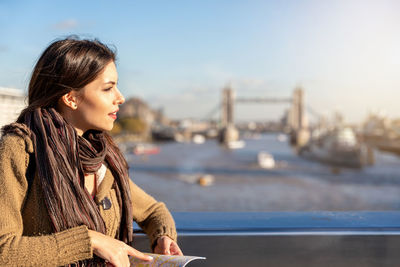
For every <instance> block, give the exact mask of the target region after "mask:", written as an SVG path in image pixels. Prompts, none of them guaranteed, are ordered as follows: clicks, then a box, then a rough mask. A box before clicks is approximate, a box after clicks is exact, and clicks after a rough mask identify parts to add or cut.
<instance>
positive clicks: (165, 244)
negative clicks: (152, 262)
mask: <svg viewBox="0 0 400 267" xmlns="http://www.w3.org/2000/svg"><path fill="white" fill-rule="evenodd" d="M154 253H157V254H164V255H179V256H183V254H182V251H181V249H180V248H179V246H178V244H177V243H176V242H175V241H174V240H172V239H171V238H169V237H168V236H166V235H164V236H161V237H159V238H158V239H157V244H156V246H155V248H154Z"/></svg>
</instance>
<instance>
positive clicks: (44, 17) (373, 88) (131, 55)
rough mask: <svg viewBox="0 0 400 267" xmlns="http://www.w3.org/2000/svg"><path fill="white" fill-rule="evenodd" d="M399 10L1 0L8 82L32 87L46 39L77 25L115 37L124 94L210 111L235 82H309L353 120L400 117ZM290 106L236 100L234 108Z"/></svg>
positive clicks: (0, 54)
mask: <svg viewBox="0 0 400 267" xmlns="http://www.w3.org/2000/svg"><path fill="white" fill-rule="evenodd" d="M399 14H400V1H397V0H391V1H389V0H336V1H335V0H326V1H320V0H286V1H285V0H276V1H269V0H260V1H256V0H240V1H239V0H190V1H187V0H186V1H184V0H181V1H176V0H169V1H165V0H158V1H156V0H154V1H152V0H148V1H134V0H131V1H105V0H96V1H92V0H85V1H76V0H70V1H56V0H53V1H49V0H46V1H40V0H36V1H33V0H32V1H19V0H0V36H1V37H2V38H0V87H11V88H17V89H21V90H24V91H26V88H27V84H28V82H29V77H30V73H31V71H32V68H33V66H34V64H35V62H36V60H37V59H38V57H39V55H40V54H41V52H42V51H43V50H44V49H45V48H46V46H48V45H49V44H50V43H51V42H52V41H54V40H55V39H59V38H64V37H66V36H68V35H71V34H76V35H79V36H81V37H82V38H98V39H99V40H101V41H102V42H104V43H106V44H108V45H111V46H113V47H115V48H116V49H117V54H118V61H117V68H118V72H119V89H120V90H121V92H122V93H123V94H124V96H125V97H126V98H129V97H133V96H135V97H140V98H142V99H144V100H145V101H147V102H148V103H149V105H150V106H151V107H153V108H163V110H164V112H165V114H166V115H167V116H169V117H171V118H174V119H180V118H207V116H208V115H210V112H211V111H212V110H214V109H215V107H217V106H218V105H219V103H220V101H221V91H222V89H223V88H224V87H225V86H227V85H230V86H231V87H232V88H233V89H234V90H235V94H236V95H237V96H238V97H251V98H254V97H263V98H268V97H273V98H279V97H283V98H287V97H290V96H291V94H292V92H293V90H294V89H295V88H296V87H298V86H300V87H302V88H303V89H304V91H305V102H306V105H307V106H308V107H310V108H312V109H313V110H315V111H316V112H318V113H319V114H321V115H324V116H326V117H328V118H329V117H333V114H334V113H335V112H340V113H342V114H343V116H344V118H345V120H346V121H348V122H361V121H363V120H365V118H366V117H367V115H368V114H369V113H370V112H379V113H380V114H386V115H387V116H388V117H390V118H400V104H399V100H400V75H399V74H400V16H399ZM287 108H288V106H287V105H285V104H272V105H271V104H269V105H267V104H237V105H236V106H235V119H236V120H237V121H245V120H246V121H251V120H257V121H262V120H275V119H279V118H280V117H281V116H282V114H283V112H284V111H285V109H287ZM214 116H218V114H215V115H214ZM309 116H310V120H312V115H311V114H310V115H309Z"/></svg>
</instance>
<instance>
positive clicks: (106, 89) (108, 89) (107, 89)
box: [103, 87, 112, 92]
mask: <svg viewBox="0 0 400 267" xmlns="http://www.w3.org/2000/svg"><path fill="white" fill-rule="evenodd" d="M111 89H112V87H109V88H105V89H103V91H105V92H107V91H110V90H111Z"/></svg>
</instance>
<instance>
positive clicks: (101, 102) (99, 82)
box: [72, 62, 125, 135]
mask: <svg viewBox="0 0 400 267" xmlns="http://www.w3.org/2000/svg"><path fill="white" fill-rule="evenodd" d="M117 82H118V73H117V68H116V67H115V64H114V62H110V63H109V64H108V65H107V66H106V67H105V68H104V71H103V72H102V73H100V74H99V76H97V78H96V79H95V80H94V81H92V82H91V83H89V84H87V85H86V86H85V87H84V88H82V90H81V91H80V92H79V97H78V100H77V107H76V109H75V110H74V112H73V114H72V116H73V118H72V120H73V123H72V124H73V125H74V127H75V129H76V130H77V132H78V134H79V135H82V134H83V133H84V132H86V131H87V130H91V129H94V130H100V131H110V130H111V129H112V128H113V125H114V121H115V120H116V119H117V112H118V110H119V108H118V106H119V105H120V104H122V103H124V102H125V99H124V97H123V96H122V94H121V92H120V91H119V90H118V88H117Z"/></svg>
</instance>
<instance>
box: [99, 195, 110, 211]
mask: <svg viewBox="0 0 400 267" xmlns="http://www.w3.org/2000/svg"><path fill="white" fill-rule="evenodd" d="M100 204H101V205H102V206H103V210H109V209H111V206H112V204H111V200H110V199H109V198H108V197H105V198H103V200H102V201H100Z"/></svg>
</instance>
